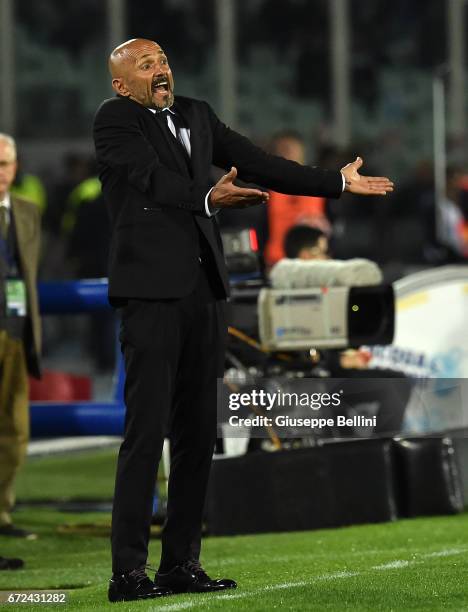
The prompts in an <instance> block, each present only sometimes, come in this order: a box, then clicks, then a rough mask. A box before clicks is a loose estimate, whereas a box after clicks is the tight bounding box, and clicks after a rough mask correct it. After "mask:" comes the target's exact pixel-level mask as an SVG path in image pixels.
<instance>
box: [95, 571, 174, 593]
mask: <svg viewBox="0 0 468 612" xmlns="http://www.w3.org/2000/svg"><path fill="white" fill-rule="evenodd" d="M107 594H108V597H109V601H111V602H115V601H133V600H135V599H154V598H155V597H164V596H165V595H172V591H171V590H170V589H168V588H166V587H159V586H156V585H155V584H154V582H153V581H152V580H150V579H149V578H148V576H147V575H146V572H145V567H144V566H143V567H139V568H138V569H135V570H133V571H131V572H124V573H123V574H113V575H112V578H111V579H110V581H109V591H108V593H107Z"/></svg>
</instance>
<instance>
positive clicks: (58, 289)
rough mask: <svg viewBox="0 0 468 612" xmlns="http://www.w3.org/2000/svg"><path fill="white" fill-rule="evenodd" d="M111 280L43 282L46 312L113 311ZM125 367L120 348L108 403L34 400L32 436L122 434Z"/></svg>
mask: <svg viewBox="0 0 468 612" xmlns="http://www.w3.org/2000/svg"><path fill="white" fill-rule="evenodd" d="M107 286H108V284H107V279H93V280H80V281H60V282H57V281H54V282H42V283H39V304H40V310H41V314H42V315H55V314H82V313H87V312H88V313H89V312H96V311H102V310H107V309H109V310H110V306H109V303H108V301H107ZM123 387H124V368H123V361H122V358H121V355H120V351H117V360H116V367H115V374H114V389H113V393H112V399H111V400H109V401H108V402H93V401H89V402H66V403H64V402H31V410H30V413H31V437H33V438H38V437H56V436H97V435H121V434H122V433H123V427H124V417H125V407H124V403H123Z"/></svg>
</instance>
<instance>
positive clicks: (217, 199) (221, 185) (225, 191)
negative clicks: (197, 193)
mask: <svg viewBox="0 0 468 612" xmlns="http://www.w3.org/2000/svg"><path fill="white" fill-rule="evenodd" d="M236 176H237V170H236V168H234V166H233V167H232V168H231V170H230V171H229V172H228V173H227V174H225V175H224V176H222V177H221V178H220V179H219V181H218V182H217V183H216V185H215V186H214V187H213V189H212V190H211V193H210V198H209V200H210V206H211V208H246V207H247V206H254V205H255V204H265V203H266V202H268V197H269V195H268V193H267V192H266V191H261V190H260V189H247V188H244V187H237V186H236V185H234V182H233V181H234V180H235V178H236Z"/></svg>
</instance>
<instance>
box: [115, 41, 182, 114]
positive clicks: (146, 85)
mask: <svg viewBox="0 0 468 612" xmlns="http://www.w3.org/2000/svg"><path fill="white" fill-rule="evenodd" d="M109 72H110V74H111V77H112V87H113V88H114V90H115V91H116V92H117V93H118V94H119V95H120V96H123V97H126V98H130V99H131V100H134V101H135V102H138V103H139V104H142V105H143V106H146V107H148V108H154V109H155V110H162V109H163V108H166V107H169V106H172V104H173V103H174V93H173V91H174V79H173V78H172V72H171V69H170V67H169V62H168V61H167V57H166V54H165V53H164V51H163V50H162V49H161V47H160V46H159V45H158V43H156V42H154V41H153V40H147V39H145V38H132V39H131V40H127V42H124V43H122V44H121V45H119V46H118V47H116V48H115V49H114V50H113V51H112V53H111V54H110V56H109Z"/></svg>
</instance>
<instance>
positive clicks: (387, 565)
mask: <svg viewBox="0 0 468 612" xmlns="http://www.w3.org/2000/svg"><path fill="white" fill-rule="evenodd" d="M409 564H410V561H403V559H397V560H396V561H390V563H384V564H383V565H374V567H373V568H372V569H373V570H388V569H398V568H400V567H408V565H409Z"/></svg>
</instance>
